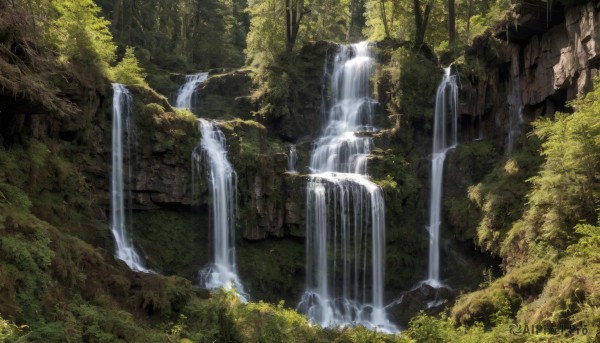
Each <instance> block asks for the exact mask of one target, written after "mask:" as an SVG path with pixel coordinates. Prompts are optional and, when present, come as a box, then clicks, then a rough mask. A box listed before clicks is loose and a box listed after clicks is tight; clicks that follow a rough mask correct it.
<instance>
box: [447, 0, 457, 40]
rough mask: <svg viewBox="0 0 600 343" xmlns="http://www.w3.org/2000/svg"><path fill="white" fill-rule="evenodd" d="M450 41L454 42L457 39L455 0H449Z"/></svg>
mask: <svg viewBox="0 0 600 343" xmlns="http://www.w3.org/2000/svg"><path fill="white" fill-rule="evenodd" d="M448 41H449V42H450V44H454V42H455V41H456V12H455V6H454V0H448Z"/></svg>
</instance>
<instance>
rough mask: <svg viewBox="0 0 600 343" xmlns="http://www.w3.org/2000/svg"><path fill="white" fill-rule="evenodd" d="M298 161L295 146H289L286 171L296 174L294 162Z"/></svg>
mask: <svg viewBox="0 0 600 343" xmlns="http://www.w3.org/2000/svg"><path fill="white" fill-rule="evenodd" d="M297 161H298V154H297V153H296V146H295V145H294V144H290V154H289V156H288V167H287V171H288V172H290V173H295V174H297V173H298V171H297V170H296V162H297Z"/></svg>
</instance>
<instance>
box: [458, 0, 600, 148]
mask: <svg viewBox="0 0 600 343" xmlns="http://www.w3.org/2000/svg"><path fill="white" fill-rule="evenodd" d="M549 6H551V7H550V8H548V7H547V3H545V2H534V3H522V4H518V5H515V6H514V7H513V9H512V12H511V15H510V18H509V19H508V20H507V21H506V22H505V23H504V24H503V25H500V27H499V28H498V29H496V30H494V31H493V32H491V31H490V32H488V35H487V36H485V37H480V38H479V39H477V40H476V41H475V43H474V45H473V46H472V47H471V48H470V49H469V50H468V51H467V54H466V55H465V57H466V61H467V63H466V64H465V65H459V73H460V75H461V82H462V87H461V97H460V98H461V106H460V110H461V113H462V114H463V115H465V116H466V117H463V124H464V127H465V128H468V129H470V130H471V138H476V137H477V136H478V135H483V136H487V137H491V138H493V139H494V140H495V142H496V146H497V147H499V148H500V147H503V146H505V142H504V138H503V137H504V136H503V135H506V134H508V133H507V130H508V126H509V125H508V122H509V112H510V111H511V109H510V107H511V106H521V107H522V114H523V116H524V119H525V121H528V120H531V119H533V118H534V117H536V116H541V115H553V114H554V112H555V111H559V110H563V111H564V110H566V107H565V106H566V102H567V101H568V100H571V99H574V98H575V97H576V96H577V95H578V94H582V93H584V92H587V91H589V90H590V88H591V86H592V82H591V81H592V78H593V77H594V76H595V75H596V74H597V71H598V66H599V63H600V45H599V44H600V26H599V24H600V23H599V20H600V19H599V16H598V13H599V12H600V10H599V7H598V2H595V1H594V2H587V3H579V4H572V3H568V4H567V5H566V6H565V5H564V4H563V3H561V2H556V3H552V4H551V5H549ZM515 80H516V81H515ZM511 92H512V93H513V94H514V96H515V97H517V99H516V101H513V103H511V100H510V97H511Z"/></svg>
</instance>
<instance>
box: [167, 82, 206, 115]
mask: <svg viewBox="0 0 600 343" xmlns="http://www.w3.org/2000/svg"><path fill="white" fill-rule="evenodd" d="M206 79H208V73H199V74H193V75H186V77H185V83H184V84H183V86H181V87H180V88H179V92H178V93H177V100H176V101H175V107H178V108H187V109H192V106H193V105H194V104H193V102H194V101H193V100H194V94H196V88H197V87H198V85H199V84H201V83H202V82H204V81H206Z"/></svg>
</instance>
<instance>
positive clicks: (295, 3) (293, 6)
mask: <svg viewBox="0 0 600 343" xmlns="http://www.w3.org/2000/svg"><path fill="white" fill-rule="evenodd" d="M308 13H310V10H308V9H306V8H305V7H304V0H285V41H286V48H285V50H286V51H287V52H288V53H290V52H292V50H293V49H294V45H295V44H296V39H297V38H298V31H299V30H300V22H301V21H302V18H304V16H305V15H306V14H308Z"/></svg>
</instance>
